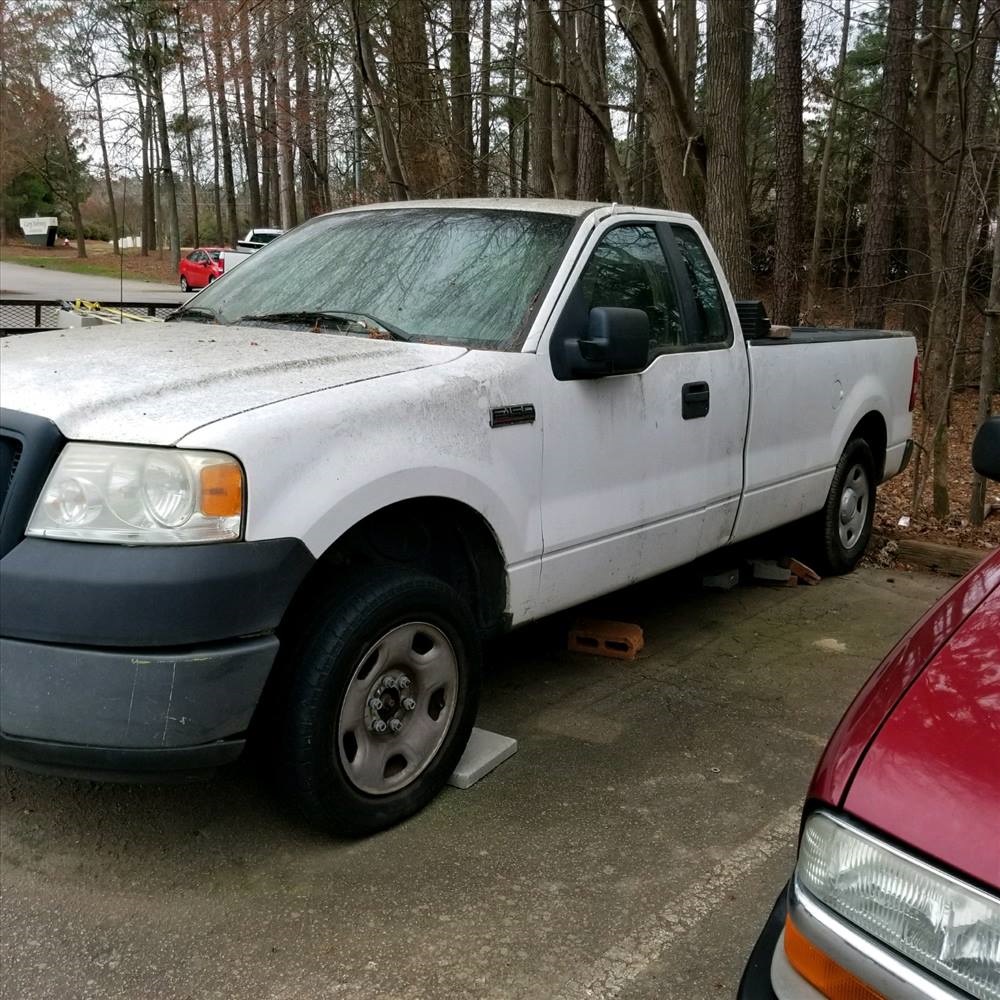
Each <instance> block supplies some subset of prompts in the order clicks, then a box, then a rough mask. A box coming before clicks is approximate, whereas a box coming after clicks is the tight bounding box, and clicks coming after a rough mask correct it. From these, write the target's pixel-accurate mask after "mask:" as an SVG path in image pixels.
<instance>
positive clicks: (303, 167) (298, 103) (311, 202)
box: [294, 0, 320, 219]
mask: <svg viewBox="0 0 1000 1000" xmlns="http://www.w3.org/2000/svg"><path fill="white" fill-rule="evenodd" d="M308 17H309V7H308V6H307V5H306V4H305V3H303V0H296V3H295V14H294V26H295V31H294V46H295V148H296V149H297V150H298V154H299V177H300V178H301V180H302V218H303V219H308V218H310V217H311V216H313V215H317V214H318V213H319V211H320V208H319V204H318V200H317V194H316V158H315V151H314V148H313V139H312V107H311V105H312V85H311V81H310V79H309V36H308V27H309V21H308Z"/></svg>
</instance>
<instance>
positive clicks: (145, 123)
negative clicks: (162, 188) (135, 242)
mask: <svg viewBox="0 0 1000 1000" xmlns="http://www.w3.org/2000/svg"><path fill="white" fill-rule="evenodd" d="M135 99H136V104H137V106H138V109H139V144H140V145H141V147H142V178H141V182H140V183H141V187H142V215H141V219H142V225H141V226H140V230H139V234H140V235H139V246H140V250H139V253H140V255H141V256H143V257H148V256H149V250H150V247H151V246H152V244H153V238H154V237H153V231H154V229H155V221H154V219H153V175H152V173H151V172H150V169H149V119H148V118H147V116H146V103H145V101H143V99H142V87H141V86H140V85H139V81H138V80H136V81H135Z"/></svg>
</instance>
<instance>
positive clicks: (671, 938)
mask: <svg viewBox="0 0 1000 1000" xmlns="http://www.w3.org/2000/svg"><path fill="white" fill-rule="evenodd" d="M799 815H800V809H799V807H798V806H797V805H796V806H792V807H790V808H788V809H786V810H784V812H782V813H779V814H778V816H776V817H775V819H774V820H772V821H771V822H770V823H769V824H768V825H767V826H765V827H764V828H763V829H762V830H761V831H760V832H759V833H758V834H757V835H756V836H754V837H752V838H751V839H750V840H747V841H745V842H744V843H743V844H741V845H740V846H739V847H738V848H736V850H735V851H733V853H732V854H730V855H729V857H727V858H726V859H725V860H724V861H721V862H719V864H717V865H715V867H713V868H712V869H711V870H709V871H708V872H706V873H705V875H704V877H703V878H702V879H700V880H697V881H695V882H693V883H690V884H688V885H685V886H684V887H683V889H682V891H681V892H680V893H679V895H678V896H677V898H674V899H670V900H668V901H666V903H665V904H664V906H663V908H662V909H660V910H659V911H658V912H657V913H655V914H653V916H652V917H651V918H650V919H648V920H647V921H646V922H645V923H644V924H643V925H642V926H641V927H640V928H639V929H638V930H636V931H634V932H633V933H632V934H630V935H629V936H628V937H626V938H624V939H623V940H621V941H619V942H618V943H616V944H615V945H614V946H612V947H611V948H609V949H608V950H607V951H605V953H604V954H603V955H601V956H600V958H598V959H597V960H596V961H595V962H594V963H593V964H592V965H590V966H589V967H587V968H584V969H582V970H581V971H580V973H579V975H577V976H574V977H573V980H572V981H571V982H567V983H563V984H562V985H561V986H560V987H559V988H557V989H556V990H554V991H553V992H552V994H551V995H552V997H553V1000H580V998H581V997H594V998H599V1000H613V998H615V997H617V996H619V995H620V994H621V992H622V991H623V990H624V989H625V988H626V987H627V986H628V985H629V984H630V983H632V982H634V981H635V980H636V979H638V978H639V977H640V976H641V975H642V974H643V973H645V972H646V971H647V970H648V969H649V968H650V967H651V966H652V965H653V964H654V963H655V962H656V961H657V960H658V959H659V958H660V956H661V955H662V954H663V953H664V952H665V951H666V950H667V949H668V948H669V947H670V945H672V944H673V943H674V942H675V941H677V940H678V939H679V938H681V937H683V936H684V935H688V934H696V933H697V930H698V925H699V924H700V923H701V922H702V921H703V920H704V919H706V918H707V917H710V916H711V915H712V914H713V913H716V912H717V911H718V910H719V909H720V907H721V908H725V907H726V906H727V901H728V899H729V897H730V895H731V893H732V892H733V891H734V890H736V889H737V888H738V886H739V885H740V883H741V882H742V881H743V880H744V879H745V878H746V877H747V876H749V875H750V874H752V873H753V872H754V870H755V869H757V868H759V867H760V866H761V865H763V864H765V863H766V862H767V861H768V860H769V859H770V858H772V857H774V856H775V855H776V854H778V853H779V852H780V851H786V850H788V848H789V846H790V845H791V844H793V843H794V842H795V835H796V832H797V831H798V825H799Z"/></svg>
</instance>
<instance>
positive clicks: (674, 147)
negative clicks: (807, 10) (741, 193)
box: [616, 0, 742, 216]
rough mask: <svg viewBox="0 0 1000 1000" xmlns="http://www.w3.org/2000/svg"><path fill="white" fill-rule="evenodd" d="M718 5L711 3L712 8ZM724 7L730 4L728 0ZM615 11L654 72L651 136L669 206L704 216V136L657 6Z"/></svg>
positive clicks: (632, 3) (621, 6)
mask: <svg viewBox="0 0 1000 1000" xmlns="http://www.w3.org/2000/svg"><path fill="white" fill-rule="evenodd" d="M741 3H742V0H741ZM733 5H735V0H733ZM717 6H718V5H717V4H713V5H711V8H710V10H711V9H714V8H716V7H717ZM724 6H726V7H729V6H731V4H730V3H729V2H728V0H727V3H726V4H725V5H724ZM616 9H617V13H618V21H619V23H620V24H621V26H622V29H623V30H624V31H625V33H626V35H627V36H628V38H629V42H630V44H631V46H632V49H633V51H634V52H635V54H636V57H637V59H638V60H640V61H641V63H642V64H643V65H644V66H646V67H647V68H648V69H649V70H650V73H649V75H648V76H647V78H646V102H647V108H648V129H649V130H648V136H649V144H650V146H651V147H652V150H653V156H654V157H655V159H656V165H657V167H658V169H659V174H660V183H661V184H662V186H663V196H664V200H665V203H666V206H667V207H668V208H671V209H674V210H675V211H678V212H690V213H691V214H692V215H696V216H700V215H701V214H702V212H703V210H704V208H705V169H706V157H705V135H704V133H703V132H702V130H701V128H699V127H698V125H697V123H696V121H695V115H694V109H693V107H692V106H691V105H690V104H689V103H688V100H687V97H686V95H685V92H684V86H683V84H682V82H681V78H680V76H679V74H678V70H677V65H676V62H675V60H674V56H673V52H672V46H671V45H670V43H669V40H668V39H667V37H666V34H665V33H664V30H663V25H662V23H661V22H660V19H659V16H658V14H657V11H656V4H655V3H654V2H653V0H618V2H617V3H616Z"/></svg>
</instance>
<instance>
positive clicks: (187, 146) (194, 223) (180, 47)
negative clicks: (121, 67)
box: [174, 6, 201, 247]
mask: <svg viewBox="0 0 1000 1000" xmlns="http://www.w3.org/2000/svg"><path fill="white" fill-rule="evenodd" d="M174 15H175V27H176V31H177V68H178V69H179V70H180V80H181V114H182V115H183V116H184V153H185V156H186V158H187V174H188V187H189V190H190V194H191V227H192V229H193V234H192V235H193V239H194V245H195V246H196V247H198V246H201V232H200V227H199V224H198V181H197V178H196V177H195V174H194V153H193V152H192V150H191V131H192V127H191V111H190V107H189V105H188V92H187V81H186V79H185V76H184V61H185V56H184V34H183V26H182V23H181V9H180V6H178V7H176V8H175V10H174Z"/></svg>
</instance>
